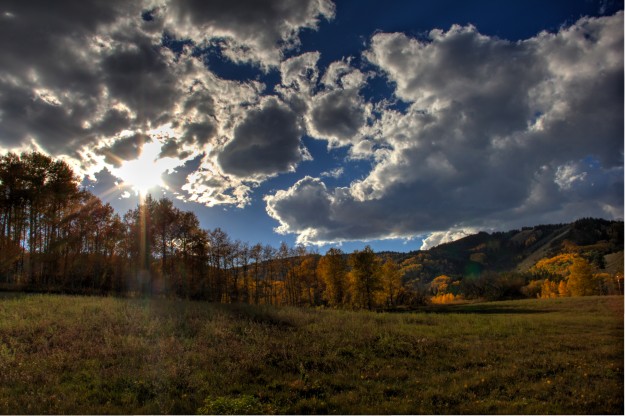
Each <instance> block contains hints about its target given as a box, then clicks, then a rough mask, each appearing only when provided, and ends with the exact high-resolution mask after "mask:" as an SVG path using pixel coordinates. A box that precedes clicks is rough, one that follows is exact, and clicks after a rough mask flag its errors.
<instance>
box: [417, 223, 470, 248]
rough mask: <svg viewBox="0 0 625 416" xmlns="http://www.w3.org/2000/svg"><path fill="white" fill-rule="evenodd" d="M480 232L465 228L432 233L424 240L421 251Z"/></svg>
mask: <svg viewBox="0 0 625 416" xmlns="http://www.w3.org/2000/svg"><path fill="white" fill-rule="evenodd" d="M478 231H479V230H477V229H475V228H464V229H450V230H447V231H438V232H435V233H431V234H430V235H428V236H427V237H426V238H425V239H424V240H423V244H421V248H420V250H429V249H431V248H432V247H436V246H438V245H441V244H445V243H451V242H452V241H456V240H460V239H461V238H464V237H467V236H470V235H472V234H475V233H477V232H478Z"/></svg>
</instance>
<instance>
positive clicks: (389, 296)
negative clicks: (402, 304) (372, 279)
mask: <svg viewBox="0 0 625 416" xmlns="http://www.w3.org/2000/svg"><path fill="white" fill-rule="evenodd" d="M401 276H402V273H401V270H400V269H399V265H398V264H397V263H395V262H394V261H393V259H391V258H390V257H388V258H387V259H386V261H385V262H384V264H383V265H382V267H381V268H380V280H381V281H382V291H381V292H380V293H381V297H382V303H385V304H386V305H387V306H391V307H392V306H395V304H396V303H397V295H398V293H399V290H400V289H401Z"/></svg>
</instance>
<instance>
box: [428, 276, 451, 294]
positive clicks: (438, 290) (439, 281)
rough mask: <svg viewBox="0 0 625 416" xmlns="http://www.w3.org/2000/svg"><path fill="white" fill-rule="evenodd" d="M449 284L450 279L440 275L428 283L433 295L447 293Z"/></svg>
mask: <svg viewBox="0 0 625 416" xmlns="http://www.w3.org/2000/svg"><path fill="white" fill-rule="evenodd" d="M450 284H451V277H449V276H447V275H444V274H442V275H440V276H437V277H435V278H434V280H432V282H431V283H430V290H431V291H432V294H433V295H435V296H436V295H438V294H444V293H447V290H448V289H449V285H450Z"/></svg>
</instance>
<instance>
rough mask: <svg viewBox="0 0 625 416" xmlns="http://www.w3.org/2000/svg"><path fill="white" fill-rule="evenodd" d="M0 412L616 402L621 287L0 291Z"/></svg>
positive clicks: (446, 408)
mask: <svg viewBox="0 0 625 416" xmlns="http://www.w3.org/2000/svg"><path fill="white" fill-rule="evenodd" d="M0 413H30V414H32V413H81V414H85V413H86V414H92V413H191V414H193V413H376V414H379V413H395V414H398V413H412V414H414V413H541V414H543V413H615V414H622V413H623V297H588V298H563V299H545V300H521V301H509V302H493V303H483V304H470V305H458V306H447V307H437V308H430V309H426V310H424V311H422V312H418V313H395V314H389V313H387V314H381V313H378V314H376V313H369V312H349V311H334V310H314V309H294V308H282V309H276V308H270V307H252V306H239V305H218V304H207V303H198V302H188V301H179V300H138V299H118V298H97V297H93V298H89V297H70V296H52V295H13V296H6V295H5V296H4V297H1V298H0Z"/></svg>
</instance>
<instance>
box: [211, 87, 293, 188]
mask: <svg viewBox="0 0 625 416" xmlns="http://www.w3.org/2000/svg"><path fill="white" fill-rule="evenodd" d="M302 134H303V131H302V128H301V126H300V122H299V120H298V117H297V115H296V114H295V113H294V112H293V111H291V110H290V109H289V108H288V107H286V106H285V105H283V104H281V103H280V102H278V101H277V100H276V99H274V98H270V99H267V100H266V101H265V102H264V103H263V104H262V106H261V107H260V108H258V109H255V110H251V111H249V112H248V114H247V116H246V118H245V120H243V121H242V122H241V124H239V125H238V126H237V127H236V128H235V130H234V135H233V138H232V140H231V141H230V142H228V143H227V144H226V145H225V146H224V148H223V150H222V151H221V152H220V153H219V156H218V161H219V164H220V165H221V168H222V169H223V171H224V172H225V173H229V174H233V175H235V176H239V177H248V176H251V177H254V176H256V175H261V176H263V175H273V174H276V173H280V172H287V171H289V170H292V169H293V168H294V166H295V165H296V164H297V163H298V162H300V161H301V160H302V159H303V157H304V154H303V153H302V144H301V141H300V138H301V136H302Z"/></svg>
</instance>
